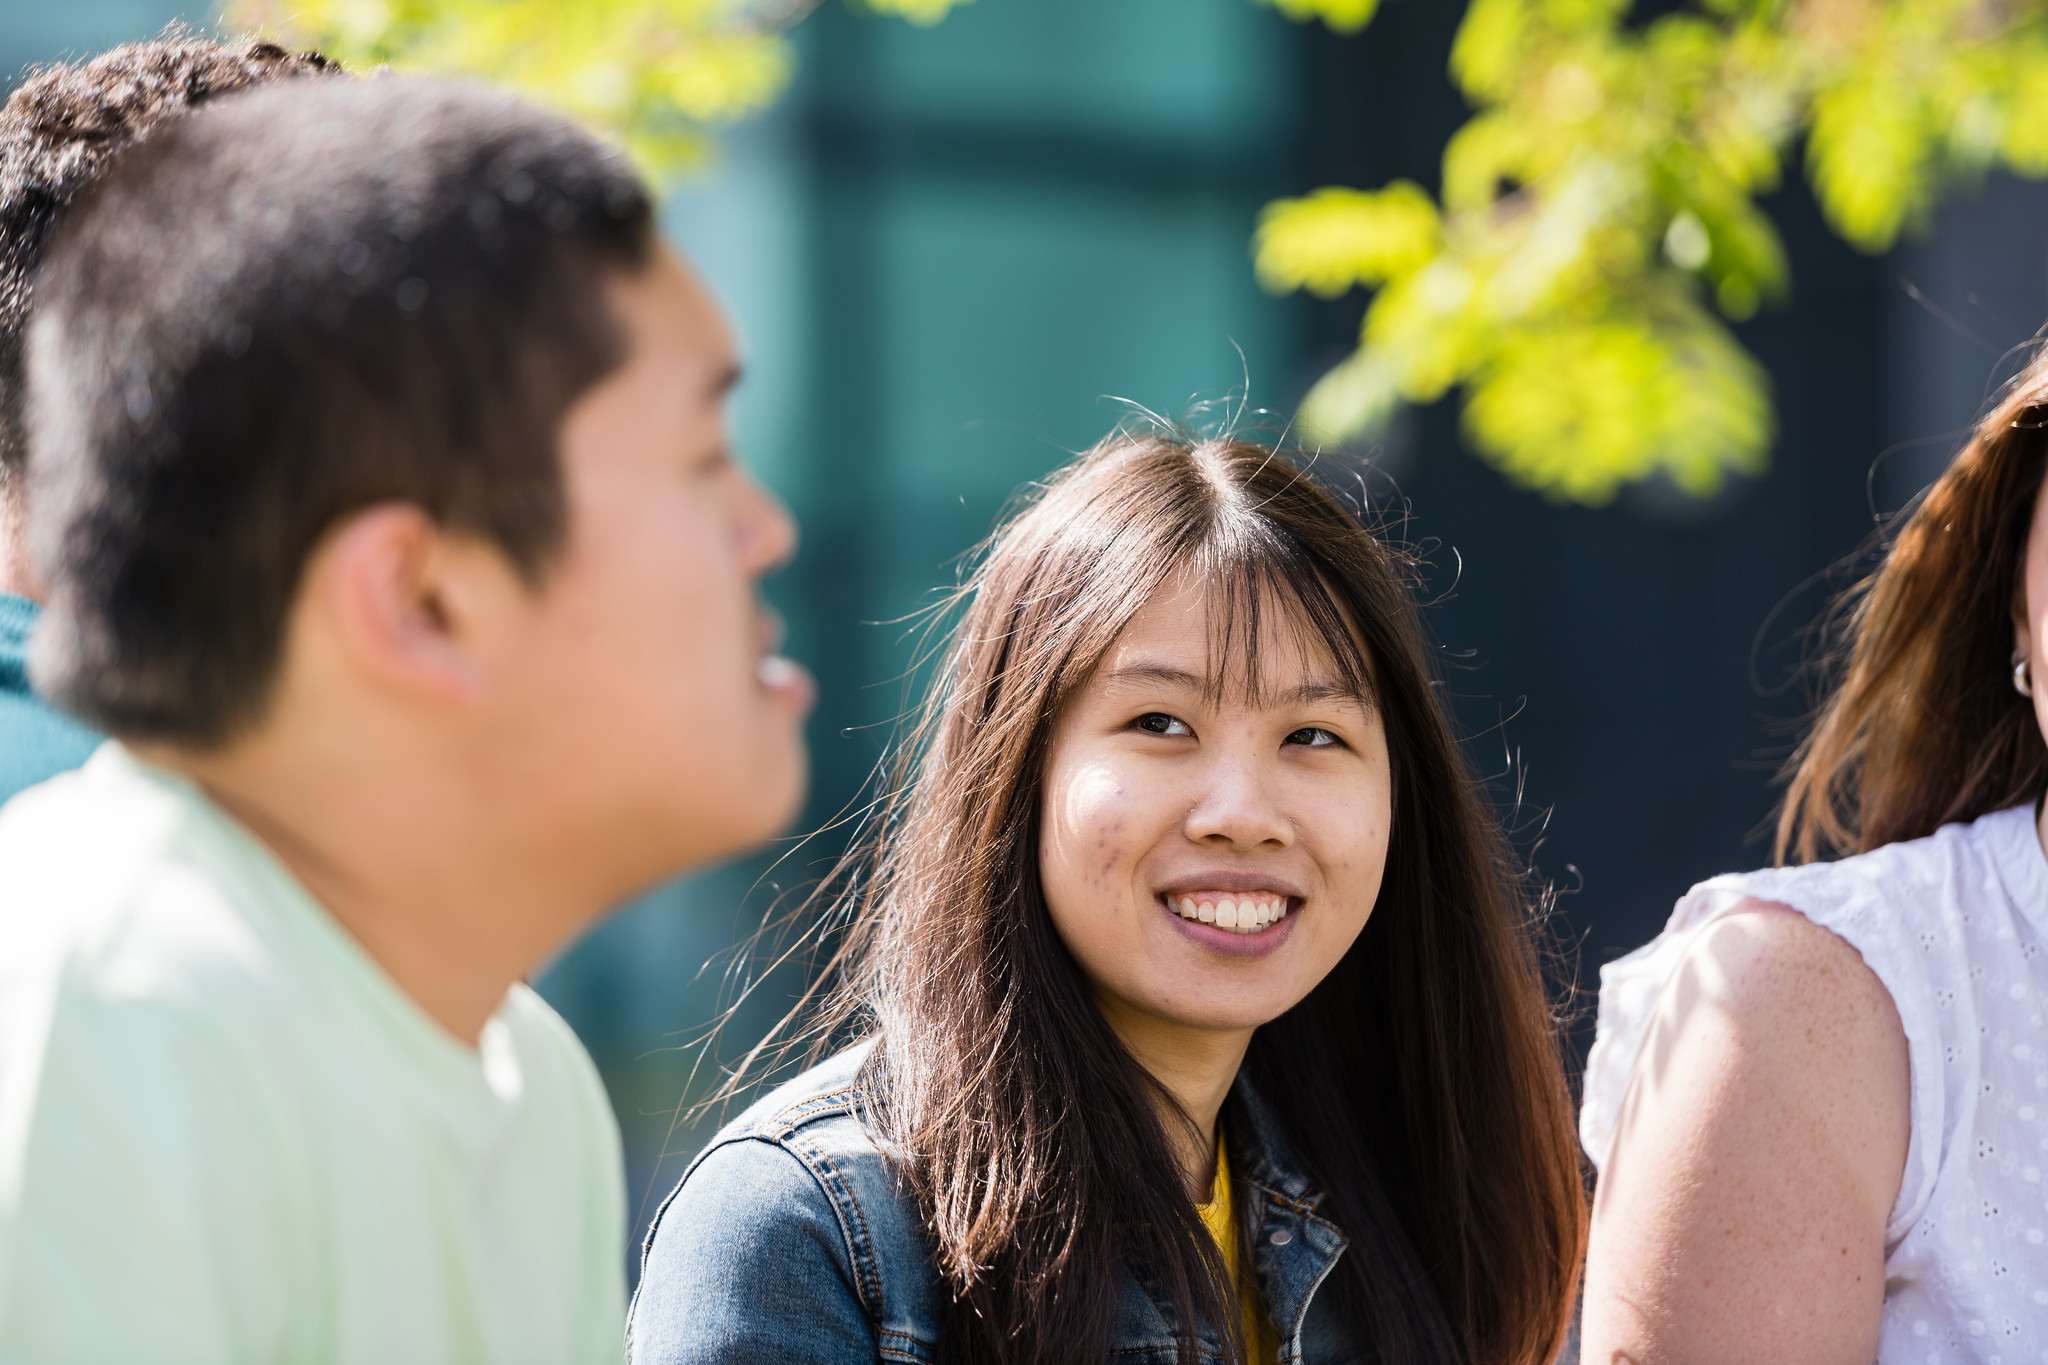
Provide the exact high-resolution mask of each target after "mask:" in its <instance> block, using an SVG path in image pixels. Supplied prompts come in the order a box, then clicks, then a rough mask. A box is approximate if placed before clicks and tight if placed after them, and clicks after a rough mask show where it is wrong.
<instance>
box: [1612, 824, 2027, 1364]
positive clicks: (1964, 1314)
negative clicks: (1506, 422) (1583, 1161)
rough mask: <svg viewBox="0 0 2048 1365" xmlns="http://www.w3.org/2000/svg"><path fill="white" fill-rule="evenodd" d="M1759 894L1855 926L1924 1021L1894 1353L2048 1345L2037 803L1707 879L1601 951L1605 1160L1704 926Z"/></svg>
mask: <svg viewBox="0 0 2048 1365" xmlns="http://www.w3.org/2000/svg"><path fill="white" fill-rule="evenodd" d="M1745 897H1754V898H1756V899H1758V900H1767V901H1778V902H1782V903H1783V904H1786V905H1789V906H1791V907H1792V908H1793V909H1795V910H1797V911H1799V912H1800V913H1801V914H1803V915H1805V916H1806V917H1807V918H1808V919H1810V920H1812V921H1813V922H1814V923H1815V924H1818V925H1820V926H1822V927H1823V928H1826V929H1830V930H1832V931H1833V932H1834V933H1836V934H1838V935H1840V936H1841V937H1842V938H1844V939H1846V940H1848V942H1849V943H1850V945H1851V946H1853V947H1854V948H1855V949H1856V951H1857V952H1859V953H1861V954H1862V955H1863V960H1864V962H1865V963H1867V964H1868V965H1869V966H1870V969H1871V970H1872V971H1873V972H1875V973H1876V974H1877V978H1878V980H1880V981H1882V982H1883V983H1884V986H1885V989H1886V990H1888V991H1890V992H1891V997H1892V1003H1893V1004H1894V1005H1895V1006H1897V1008H1898V1011H1899V1019H1900V1021H1901V1022H1902V1023H1903V1024H1904V1025H1905V1030H1906V1044H1907V1053H1908V1057H1909V1060H1910V1062H1911V1066H1912V1109H1911V1115H1912V1139H1911V1142H1910V1144H1909V1146H1908V1148H1907V1151H1906V1171H1905V1178H1904V1180H1903V1181H1902V1182H1901V1183H1900V1186H1899V1198H1898V1202H1897V1203H1896V1204H1894V1205H1893V1206H1892V1213H1891V1219H1890V1221H1889V1222H1888V1223H1887V1224H1886V1227H1885V1297H1884V1318H1883V1322H1882V1325H1881V1327H1880V1329H1879V1334H1878V1346H1877V1359H1878V1360H1879V1361H1880V1362H1882V1365H1922V1362H1925V1365H1944V1363H1945V1362H1950V1361H1974V1362H1982V1363H1983V1365H2013V1363H2014V1362H2018V1361H2028V1362H2048V859H2044V858H2043V856H2042V853H2041V844H2040V840H2039V839H2038V837H2037V836H2036V834H2035V828H2034V812H2033V810H2032V808H2031V807H2028V806H2019V807H2015V808H2013V809H2012V810H2006V811H2000V812H1999V813H1997V814H1996V815H1987V816H1985V817H1984V818H1983V819H1981V820H1978V821H1976V822H1975V823H1974V824H1969V825H1949V826H1946V827H1944V828H1942V829H1940V830H1938V831H1936V832H1935V833H1934V834H1933V835H1931V836H1929V837H1928V838H1925V839H1916V840H1914V841H1912V842H1911V843H1900V844H1891V845H1888V846H1886V847H1884V848H1880V849H1877V850H1876V851H1874V852H1871V853H1865V854H1862V855H1861V856H1859V857H1854V858H1845V859H1843V860H1841V861H1840V862H1834V863H1811V864H1808V865H1806V866H1804V867H1788V868H1771V869H1766V870H1764V871H1761V872H1745V873H1739V874H1734V875H1730V876H1725V877H1716V878H1714V879H1713V880H1712V881H1709V882H1702V883H1701V884H1700V885H1698V886H1696V887H1694V888H1693V889H1692V890H1691V891H1690V892H1689V893H1688V894H1687V895H1686V896H1685V898H1684V899H1683V900H1681V901H1679V902H1678V908H1677V909H1676V910H1674V911H1673V912H1672V915H1671V921H1670V923H1669V924H1668V925H1666V926H1665V929H1664V932H1663V933H1662V934H1660V935H1659V936H1658V937H1657V938H1656V939H1654V940H1652V941H1651V942H1650V943H1649V944H1647V945H1646V946H1644V947H1642V948H1639V949H1637V950H1636V951H1635V952H1633V953H1630V954H1629V955H1628V956H1627V957H1624V958H1622V959H1620V960H1619V961H1616V962H1611V963H1609V964H1608V965H1607V966H1605V967H1603V968H1601V969H1600V1026H1599V1034H1598V1038H1597V1040H1596V1041H1595V1042H1594V1044H1593V1051H1592V1054H1591V1056H1590V1057H1588V1059H1587V1062H1586V1086H1585V1103H1584V1106H1583V1107H1582V1108H1581V1110H1580V1112H1579V1138H1580V1141H1581V1142H1582V1143H1583V1144H1584V1145H1585V1148H1586V1153H1587V1155H1588V1156H1590V1157H1591V1158H1592V1159H1593V1163H1594V1165H1596V1166H1601V1165H1604V1164H1605V1162H1606V1160H1607V1154H1608V1149H1609V1148H1610V1147H1611V1146H1612V1144H1613V1141H1614V1129H1615V1124H1616V1121H1617V1119H1618V1116H1619V1114H1620V1112H1621V1102H1622V1094H1623V1092H1624V1091H1625V1090H1626V1089H1627V1087H1628V1079H1629V1073H1630V1071H1631V1070H1632V1069H1633V1068H1634V1066H1635V1060H1636V1054H1637V1053H1638V1052H1639V1051H1641V1049H1642V1045H1643V1035H1644V1033H1645V1032H1646V1031H1647V1029H1648V1026H1649V1021H1650V1014H1651V1011H1652V1009H1653V1008H1654V1007H1655V1005H1656V1002H1657V997H1658V995H1659V994H1660V993H1661V992H1662V991H1663V989H1664V985H1665V983H1666V982H1667V981H1669V980H1670V979H1671V977H1672V974H1673V973H1674V972H1675V971H1676V970H1677V968H1678V963H1679V959H1680V958H1682V957H1683V956H1684V955H1685V951H1686V949H1687V948H1688V947H1689V946H1690V945H1691V943H1692V941H1693V939H1694V938H1695V937H1696V936H1697V934H1698V933H1699V931H1700V929H1701V928H1702V927H1703V926H1704V925H1707V924H1709V923H1711V922H1712V921H1714V920H1715V919H1717V918H1719V917H1720V916H1722V915H1725V914H1727V913H1728V912H1729V911H1730V910H1732V909H1733V908H1734V907H1735V906H1736V904H1737V903H1738V902H1740V901H1742V900H1743V899H1744V898H1745Z"/></svg>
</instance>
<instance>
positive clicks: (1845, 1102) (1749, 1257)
mask: <svg viewBox="0 0 2048 1365" xmlns="http://www.w3.org/2000/svg"><path fill="white" fill-rule="evenodd" d="M1908 1106H1909V1092H1908V1073H1907V1062H1906V1036H1905V1031H1904V1030H1903V1029H1902V1028H1901V1027H1900V1025H1899V1017H1898V1012H1897V1011H1896V1010H1895V1009H1894V1008H1893V1006H1892V1001H1891V996H1890V995H1889V994H1888V993H1887V992H1886V991H1885V989H1884V986H1883V985H1882V983H1880V982H1879V981H1878V979H1877V976H1876V974H1875V973H1873V972H1872V971H1871V970H1870V968H1868V967H1867V966H1865V965H1864V963H1863V959H1862V958H1861V957H1860V956H1859V955H1858V954H1857V952H1856V950H1855V949H1854V948H1851V947H1850V946H1849V945H1848V944H1847V943H1845V942H1844V941H1843V940H1841V939H1839V938H1837V937H1836V936H1835V935H1833V934H1831V933H1829V932H1828V931H1827V930H1825V929H1822V928H1820V927H1819V926H1817V925H1815V924H1813V923H1811V922H1810V921H1808V920H1807V919H1805V918H1803V917H1802V916H1800V915H1798V914H1795V913H1793V912H1791V911H1789V910H1787V909H1785V908H1784V907H1782V906H1774V905H1768V904H1765V903H1763V902H1759V901H1750V902H1746V903H1745V904H1744V906H1743V907H1742V909H1741V910H1740V911H1738V912H1737V913H1736V914H1733V915H1730V916H1728V917H1726V918H1724V919H1721V920H1717V921H1716V922H1715V923H1714V924H1712V925H1710V926H1709V927H1708V928H1707V929H1705V930H1704V931H1703V932H1702V933H1701V935H1700V938H1699V941H1698V942H1696V943H1695V944H1694V945H1693V946H1692V948H1691V949H1690V950H1689V951H1688V952H1687V954H1686V957H1685V961H1684V963H1683V964H1682V965H1681V966H1680V968H1679V971H1678V975H1677V977H1676V978H1675V979H1674V980H1673V981H1672V983H1671V984H1670V986H1668V987H1667V988H1666V989H1665V992H1664V995H1663V997H1662V998H1661V999H1660V1000H1659V1001H1658V1003H1657V1009H1656V1013H1655V1015H1654V1016H1653V1017H1652V1019H1651V1023H1650V1029H1649V1033H1648V1035H1647V1037H1646V1038H1645V1041H1644V1044H1643V1051H1642V1055H1641V1056H1640V1057H1639V1058H1638V1059H1637V1061H1636V1065H1635V1072H1634V1074H1633V1075H1632V1076H1631V1077H1630V1078H1629V1088H1628V1094H1627V1096H1626V1098H1625V1099H1624V1101H1623V1104H1622V1112H1621V1119H1620V1123H1619V1125H1618V1127H1617V1129H1616V1134H1615V1139H1614V1149H1613V1151H1612V1152H1611V1153H1609V1154H1608V1159H1607V1164H1606V1168H1605V1171H1604V1173H1603V1174H1602V1176H1601V1180H1600V1188H1599V1190H1598V1193H1597V1196H1596V1198H1595V1200H1594V1205H1593V1233H1592V1244H1591V1248H1590V1251H1589V1254H1588V1258H1587V1263H1586V1300H1585V1318H1584V1326H1583V1329H1582V1331H1583V1334H1582V1343H1583V1345H1582V1350H1581V1353H1580V1359H1581V1360H1582V1361H1584V1362H1586V1365H1596V1363H1597V1365H1620V1363H1621V1362H1628V1365H1682V1363H1683V1362H1692V1361H1700V1362H1708V1361H1711V1362H1715V1363H1716V1365H1745V1363H1746V1362H1757V1365H1765V1363H1766V1362H1767V1363H1768V1365H1782V1362H1785V1361H1791V1360H1796V1361H1800V1362H1802V1363H1803V1365H1836V1363H1837V1362H1839V1365H1870V1362H1871V1361H1872V1360H1873V1359H1874V1358H1875V1356H1876V1354H1877V1329H1878V1318H1879V1312H1880V1310H1881V1308H1882V1305H1883V1302H1884V1228H1885V1221H1886V1219H1887V1218H1888V1217H1889V1216H1890V1213H1891V1208H1892V1205H1893V1203H1894V1202H1895V1201H1896V1200H1897V1198H1898V1192H1899V1182H1900V1180H1901V1179H1902V1178H1903V1174H1904V1171H1905V1164H1906V1141H1907V1135H1908V1116H1909V1107H1908Z"/></svg>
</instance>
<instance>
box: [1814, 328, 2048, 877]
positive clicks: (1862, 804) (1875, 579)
mask: <svg viewBox="0 0 2048 1365" xmlns="http://www.w3.org/2000/svg"><path fill="white" fill-rule="evenodd" d="M2044 424H2048V352H2044V353H2043V354H2042V355H2040V356H2037V357H2036V358H2035V360H2034V361H2033V363H2032V364H2030V365H2029V366H2028V367H2027V369H2026V370H2025V371H2024V372H2023V373H2022V374H2020V375H2019V376H2018V377H2017V378H2015V379H2014V380H2013V381H2012V383H2011V385H2010V386H2009V389H2008V392H2007V394H2006V396H2005V397H2004V398H2003V399H2002V400H2000V401H1999V402H1998V403H1997V404H1996V405H1994V406H1993V407H1992V408H1991V410H1990V411H1989V412H1988V413H1987V414H1986V415H1985V416H1984V418H1983V419H1982V420H1981V421H1979V422H1978V423H1977V426H1976V429H1975V430H1974V431H1973V432H1972V433H1971V435H1970V439H1969V441H1968V443H1966V444H1965V445H1964V446H1963V448H1962V450H1961V451H1960V452H1959V453H1958V454H1957V455H1956V457H1955V459H1954V460H1953V461H1951V462H1950V464H1949V467H1948V469H1947V471H1946V472H1944V473H1943V474H1942V476H1941V477H1940V478H1939V479H1937V480H1935V482H1934V483H1933V485H1932V486H1931V487H1929V488H1928V489H1927V491H1926V493H1924V494H1923V495H1922V496H1921V498H1920V500H1919V502H1918V504H1917V505H1916V506H1914V507H1912V508H1911V509H1910V511H1909V512H1908V513H1907V514H1906V515H1904V516H1903V517H1901V518H1900V519H1899V521H1898V522H1897V523H1896V525H1895V526H1894V527H1893V528H1891V529H1890V530H1889V531H1888V532H1887V533H1886V534H1885V535H1884V537H1883V539H1882V541H1881V542H1880V545H1879V548H1880V549H1881V550H1882V552H1883V559H1882V561H1881V562H1880V564H1879V566H1878V568H1877V570H1876V571H1875V572H1874V573H1872V574H1870V575H1869V576H1868V577H1867V578H1865V579H1864V580H1863V581H1862V582H1860V583H1858V584H1856V585H1855V586H1854V587H1852V588H1851V589H1850V590H1849V591H1848V592H1847V593H1846V594H1844V595H1843V597H1842V599H1841V600H1840V601H1839V602H1838V603H1837V604H1836V606H1835V608H1834V612H1833V614H1832V616H1831V618H1830V620H1829V622H1828V623H1826V625H1825V627H1824V629H1825V635H1824V639H1825V641H1826V646H1827V647H1826V650H1825V652H1824V653H1823V655H1822V659H1821V662H1822V664H1823V666H1824V667H1827V668H1829V669H1831V670H1832V671H1834V672H1836V673H1838V674H1839V677H1840V682H1839V684H1838V685H1837V686H1836V687H1835V688H1834V691H1833V693H1832V694H1831V695H1829V696H1828V697H1827V699H1826V700H1825V702H1824V703H1823V704H1822V705H1821V707H1820V709H1819V711H1818V713H1817V715H1816V716H1815V719H1814V723H1813V727H1812V729H1811V730H1810V731H1809V732H1808V733H1807V736H1806V738H1805V739H1804V740H1803V741H1802V742H1801V743H1800V745H1799V747H1798V748H1797V749H1796V750H1795V751H1794V753H1793V755H1792V759H1791V761H1790V762H1789V763H1788V764H1787V765H1786V770H1785V771H1786V775H1787V787H1786V793H1785V803H1784V805H1783V806H1782V807H1781V808H1780V810H1779V814H1778V837H1777V858H1778V861H1779V862H1783V861H1785V859H1786V857H1787V856H1788V854H1789V855H1790V856H1792V857H1794V858H1796V859H1797V860H1799V861H1801V862H1809V861H1812V860H1813V859H1815V858H1819V857H1823V856H1826V855H1828V854H1831V853H1835V854H1839V853H1860V852H1866V851H1868V850H1870V849H1873V848H1878V847H1881V846H1882V845H1885V844H1890V843H1896V842H1898V841H1899V840H1902V839H1918V838H1921V837H1923V836H1925V835H1929V834H1932V833H1934V831H1935V830H1937V829H1939V828H1940V827H1941V826H1943V825H1945V824H1949V823H1952V822H1954V821H1958V820H1974V819H1976V818H1977V817H1978V816H1980V815H1988V814H1990V813H1991V812H1992V811H1996V810H2003V809H2005V808H2006V807H2008V806H2012V805H2016V804H2018V803H2019V802H2021V801H2025V800H2029V799H2032V798H2035V797H2038V796H2040V795H2041V793H2042V790H2043V788H2044V786H2048V744H2043V742H2042V739H2041V730H2040V726H2039V723H2038V722H2037V721H2036V720H2035V718H2034V708H2033V704H2032V703H2031V702H2029V701H2028V700H2027V699H2026V698H2025V697H2023V696H2021V695H2020V694H2019V693H2018V692H2017V691H2016V690H2015V689H2014V687H2013V685H2012V673H2013V657H2012V653H2013V622H2012V610H2013V594H2014V592H2015V591H2016V590H2017V589H2018V587H2019V585H2020V573H2021V568H2022V565H2023V562H2024V560H2025V558H2026V549H2027V531H2028V527H2029V525H2030V524H2031V522H2032V520H2033V513H2034V501H2035V498H2036V496H2037V494H2038V493H2039V491H2040V488H2041V469H2042V459H2043V455H2044V434H2043V430H2042V428H2043V425H2044Z"/></svg>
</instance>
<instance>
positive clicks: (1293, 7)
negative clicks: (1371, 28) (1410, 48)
mask: <svg viewBox="0 0 2048 1365" xmlns="http://www.w3.org/2000/svg"><path fill="white" fill-rule="evenodd" d="M1259 3H1261V4H1265V5H1271V6H1272V7H1273V8H1274V9H1277V10H1279V11H1280V12H1281V13H1282V14H1284V15H1286V16H1287V17H1288V18H1290V19H1292V20H1295V21H1296V22H1297V23H1300V22H1305V21H1307V20H1310V19H1320V20H1322V21H1323V22H1324V23H1325V24H1327V25H1329V26H1330V28H1332V29H1334V30H1335V31H1336V32H1338V33H1356V32H1358V31H1359V30H1360V29H1362V28H1364V27H1365V26H1366V25H1367V24H1369V23H1371V22H1372V17H1373V15H1374V14H1375V13H1376V12H1377V11H1378V10H1379V7H1380V0H1259Z"/></svg>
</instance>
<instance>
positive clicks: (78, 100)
mask: <svg viewBox="0 0 2048 1365" xmlns="http://www.w3.org/2000/svg"><path fill="white" fill-rule="evenodd" d="M340 70H341V68H340V67H339V66H337V65H335V64H334V63H333V62H330V61H328V60H327V59H326V58H325V57H322V56H321V55H320V54H319V53H317V52H287V51H286V50H285V49H283V48H281V47H279V46H278V45H277V44H275V43H268V42H263V41H261V40H258V39H243V40H241V41H239V42H231V43H224V42H219V41H216V40H215V39H212V38H206V37H202V36H200V35H198V34H196V33H193V32H191V31H189V30H186V29H183V28H179V27H176V26H173V27H172V28H168V29H166V30H164V33H163V36H161V37H158V38H152V39H150V40H149V41H147V42H141V43H126V44H123V45H122V46H120V47H117V48H112V49H110V50H109V51H106V52H103V53H101V54H100V55H99V56H97V57H95V58H93V59H92V60H91V61H89V62H84V63H81V64H78V65H75V66H74V65H56V66H47V67H43V68H41V69H40V70H37V71H33V72H31V73H30V74H29V77H28V79H27V80H25V81H23V82H22V83H21V84H20V85H19V86H17V87H15V90H14V93H13V94H11V95H9V96H8V97H7V103H6V105H5V106H4V107H0V498H4V497H6V496H7V495H8V493H9V491H10V489H11V488H12V486H13V481H14V477H15V476H17V475H18V474H19V473H20V471H21V466H22V461H23V460H24V459H25V458H26V456H27V452H28V445H27V441H26V438H25V437H24V436H23V434H22V407H23V403H22V382H21V380H22V375H21V343H22V336H23V334H24V333H25V332H26V330H27V328H28V317H29V307H30V301H31V296H32V284H33V281H34V277H35V272H36V267H37V266H39V265H40V264H41V263H42V259H43V247H44V244H45V243H46V242H47V241H48V240H49V237H50V232H51V230H52V229H53V228H55V227H56V225H57V221H58V219H59V218H61V217H62V216H63V213H64V211H65V209H67V208H69V207H70V205H71V201H72V200H73V199H74V198H76V197H77V195H78V194H79V192H80V191H82V190H83V189H84V188H85V187H86V185H88V184H90V183H91V182H92V180H93V179H94V178H95V177H97V176H98V175H99V173H100V171H101V170H102V169H103V168H104V167H105V166H106V164H107V162H108V161H109V160H110V159H111V158H112V157H113V156H114V155H115V153H117V152H120V151H122V150H123V149H125V148H127V147H130V146H132V145H134V144H135V143H136V142H137V141H139V140H140V139H142V138H144V137H146V136H148V135H149V132H150V130H151V129H153V128H155V127H156V125H157V124H159V123H161V122H162V121H163V120H164V119H166V118H168V117H170V116H172V115H174V114H178V113H182V112H183V111H185V110H187V109H191V108H196V107H198V106H199V105H202V104H204V103H206V102H207V101H208V100H210V99H212V98H213V97H214V96H216V95H225V94H228V93H230V92H231V91H235V90H241V89H244V88H246V87H248V86H253V85H264V84H268V83H269V82H271V81H274V80H279V79H282V78H285V77H295V76H305V75H325V74H330V73H339V72H340Z"/></svg>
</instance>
